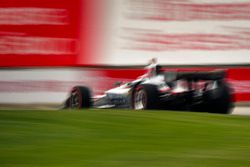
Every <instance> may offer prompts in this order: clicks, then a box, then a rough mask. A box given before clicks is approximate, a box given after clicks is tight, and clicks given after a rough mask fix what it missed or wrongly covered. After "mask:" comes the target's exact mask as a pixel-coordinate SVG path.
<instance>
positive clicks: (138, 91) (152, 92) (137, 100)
mask: <svg viewBox="0 0 250 167" xmlns="http://www.w3.org/2000/svg"><path fill="white" fill-rule="evenodd" d="M158 94H159V93H158V90H157V87H156V86H155V85H149V84H143V85H138V86H136V87H135V89H134V91H133V95H132V108H133V109H134V110H146V109H157V103H158Z"/></svg>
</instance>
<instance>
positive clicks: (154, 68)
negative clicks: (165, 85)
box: [139, 58, 161, 79]
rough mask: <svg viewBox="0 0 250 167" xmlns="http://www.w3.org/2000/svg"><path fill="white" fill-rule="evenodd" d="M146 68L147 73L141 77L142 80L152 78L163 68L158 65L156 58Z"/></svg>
mask: <svg viewBox="0 0 250 167" xmlns="http://www.w3.org/2000/svg"><path fill="white" fill-rule="evenodd" d="M145 68H146V69H147V73H146V74H144V75H142V76H140V77H139V78H140V79H144V78H151V77H154V76H156V75H158V74H159V73H160V72H161V66H160V65H158V64H157V59H156V58H153V59H151V60H150V61H149V63H148V65H147V66H146V67H145Z"/></svg>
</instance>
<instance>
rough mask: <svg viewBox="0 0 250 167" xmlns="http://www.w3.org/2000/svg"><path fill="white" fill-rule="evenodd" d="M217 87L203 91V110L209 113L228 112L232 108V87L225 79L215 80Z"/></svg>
mask: <svg viewBox="0 0 250 167" xmlns="http://www.w3.org/2000/svg"><path fill="white" fill-rule="evenodd" d="M217 85H218V88H216V89H215V90H211V91H208V92H206V93H205V104H206V105H205V106H204V110H206V111H207V112H211V113H219V114H229V113H231V110H232V108H233V96H232V89H231V88H230V86H229V85H228V84H227V83H226V82H225V81H218V82H217Z"/></svg>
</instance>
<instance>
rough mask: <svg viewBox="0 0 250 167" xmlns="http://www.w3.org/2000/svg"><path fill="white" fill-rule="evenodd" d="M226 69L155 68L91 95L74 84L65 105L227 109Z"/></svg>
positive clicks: (230, 102) (230, 101) (229, 92)
mask: <svg viewBox="0 0 250 167" xmlns="http://www.w3.org/2000/svg"><path fill="white" fill-rule="evenodd" d="M225 74H226V72H225V71H210V72H164V71H161V72H158V73H157V74H155V75H153V76H150V77H141V78H139V79H136V80H134V81H132V82H127V83H123V84H122V83H120V84H119V85H117V86H116V87H115V88H113V89H110V90H107V91H106V92H105V93H104V94H102V95H98V96H92V93H91V90H90V88H88V87H85V86H75V87H74V88H73V89H72V91H71V92H70V95H69V97H68V98H67V100H66V102H65V108H76V109H80V108H90V107H94V108H131V109H135V110H145V109H167V110H187V111H199V112H212V113H229V112H230V111H231V109H232V107H233V98H232V89H231V88H230V86H229V84H228V83H227V82H226V80H225Z"/></svg>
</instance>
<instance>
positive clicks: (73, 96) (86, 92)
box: [67, 86, 92, 109]
mask: <svg viewBox="0 0 250 167" xmlns="http://www.w3.org/2000/svg"><path fill="white" fill-rule="evenodd" d="M67 103H68V106H69V108H71V109H81V108H90V107H91V106H92V102H91V91H90V89H89V88H87V87H84V86H75V87H74V88H73V89H72V91H71V92H70V97H69V99H68V102H67Z"/></svg>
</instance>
